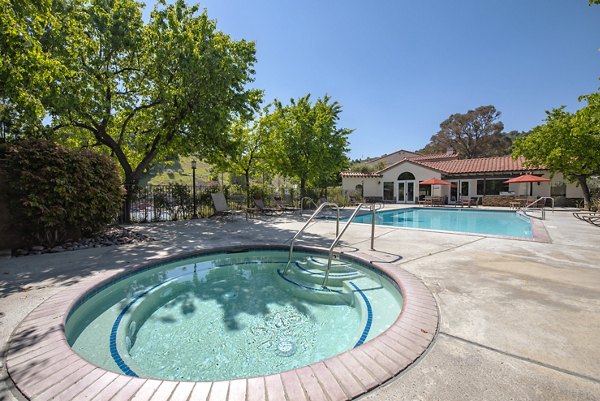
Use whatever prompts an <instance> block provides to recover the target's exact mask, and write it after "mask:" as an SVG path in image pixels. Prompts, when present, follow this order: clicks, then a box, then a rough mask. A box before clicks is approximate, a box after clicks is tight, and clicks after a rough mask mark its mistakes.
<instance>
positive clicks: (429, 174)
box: [381, 162, 448, 196]
mask: <svg viewBox="0 0 600 401" xmlns="http://www.w3.org/2000/svg"><path fill="white" fill-rule="evenodd" d="M404 172H408V173H412V174H413V175H414V176H415V180H416V181H417V182H416V185H415V193H416V194H417V195H418V194H419V181H424V180H428V179H430V178H441V176H442V174H441V173H440V172H439V171H435V170H432V169H429V168H427V167H423V166H419V165H418V164H413V163H410V162H405V163H401V164H399V165H397V166H395V167H394V168H391V169H389V170H387V171H385V172H384V173H383V177H382V178H381V182H382V185H381V191H382V192H381V194H382V195H383V183H384V182H396V181H397V180H398V176H399V175H400V174H402V173H404ZM397 190H398V189H397V188H396V187H395V188H394V191H397ZM447 191H448V189H447V188H445V187H444V186H443V185H433V188H432V193H431V194H432V195H433V196H444V195H446V193H447ZM394 194H395V196H397V194H396V192H394Z"/></svg>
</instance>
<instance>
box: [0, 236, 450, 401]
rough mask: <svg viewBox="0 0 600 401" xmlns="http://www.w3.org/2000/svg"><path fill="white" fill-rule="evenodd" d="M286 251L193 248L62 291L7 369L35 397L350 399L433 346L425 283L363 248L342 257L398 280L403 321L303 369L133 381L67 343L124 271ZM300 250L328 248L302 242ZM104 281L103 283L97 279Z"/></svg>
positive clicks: (13, 347)
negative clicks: (96, 294)
mask: <svg viewBox="0 0 600 401" xmlns="http://www.w3.org/2000/svg"><path fill="white" fill-rule="evenodd" d="M264 249H288V247H283V246H281V245H279V244H277V245H250V244H249V245H245V246H236V247H227V248H215V249H211V250H209V251H195V252H187V253H183V254H179V255H177V256H173V257H168V258H165V259H162V260H159V261H152V262H151V263H143V264H139V265H137V266H134V267H133V268H131V267H130V268H128V269H127V270H126V271H125V270H124V269H120V270H116V271H111V272H108V273H103V274H100V275H99V276H96V277H95V278H94V279H89V280H85V281H84V282H81V283H79V284H77V285H74V286H72V287H70V288H66V289H64V290H62V291H60V292H59V293H58V294H56V295H54V296H52V297H50V298H49V299H47V300H46V301H44V302H43V303H42V304H40V305H39V306H38V307H37V308H36V309H34V310H33V311H32V312H31V313H30V314H29V315H28V316H27V317H26V318H25V319H24V320H23V321H22V322H21V323H20V324H19V326H18V327H17V328H16V329H15V331H14V332H13V334H12V336H11V339H10V345H9V348H8V351H7V358H6V365H7V370H8V373H9V375H10V377H11V379H12V380H13V382H14V383H15V385H16V387H17V388H18V389H19V390H20V391H21V393H22V394H23V395H25V397H27V398H28V399H31V400H49V399H60V400H81V399H84V398H85V399H90V400H108V399H110V400H129V399H131V398H133V397H135V399H136V400H150V399H152V400H181V401H185V400H188V399H190V400H204V401H246V400H247V401H266V400H267V399H268V400H269V401H274V400H282V401H283V400H288V401H307V400H315V401H316V400H331V401H343V400H351V399H353V398H356V397H358V396H360V395H362V394H365V393H367V392H368V391H370V390H372V389H374V388H376V387H377V386H379V385H381V384H383V383H384V382H386V381H388V380H389V379H391V378H393V377H395V376H396V375H398V374H399V373H400V372H402V371H403V370H405V369H406V368H407V367H408V366H410V365H411V364H413V363H414V362H415V361H416V360H417V359H418V358H419V357H420V356H421V355H422V354H423V353H424V352H425V351H426V350H427V348H428V347H429V346H430V344H431V342H432V341H433V338H434V336H435V335H436V333H437V330H438V310H437V304H436V302H435V299H434V297H433V295H432V294H431V292H430V291H429V290H428V289H427V287H426V286H425V285H424V284H423V283H422V282H421V280H419V279H418V278H416V277H415V276H413V275H412V274H410V273H408V272H406V271H404V270H401V269H400V268H399V267H397V266H392V265H389V264H383V263H377V262H371V261H370V260H369V257H368V256H367V255H364V254H360V253H352V254H348V253H344V257H346V258H348V259H351V260H354V261H356V262H359V263H360V264H363V265H367V266H371V267H372V268H373V269H374V270H377V271H380V272H383V273H384V274H385V275H387V276H388V277H389V278H390V279H392V281H394V282H395V283H396V284H397V285H398V287H399V288H400V291H401V292H402V296H403V303H402V311H401V313H400V315H399V317H398V319H397V320H396V321H395V322H394V323H393V324H392V326H390V328H389V329H387V330H386V331H385V332H384V333H382V334H380V335H379V336H377V337H375V338H374V339H372V340H370V341H368V342H366V343H364V344H363V345H361V346H359V347H357V348H353V349H351V350H349V351H346V352H343V353H341V354H338V355H336V356H333V357H331V358H328V359H325V360H323V361H320V362H317V363H314V364H312V365H309V366H304V367H302V368H298V369H294V370H289V371H285V372H281V373H277V374H272V375H269V376H264V377H253V378H248V379H236V380H226V381H217V382H177V381H170V380H155V379H144V378H134V377H129V376H125V375H120V374H117V373H114V372H110V371H107V370H104V369H102V368H99V367H97V366H95V365H93V364H91V363H89V362H88V361H86V360H85V359H83V358H82V357H80V356H79V355H78V354H76V353H75V352H74V351H73V350H71V348H70V347H69V345H68V343H67V340H66V338H65V333H64V324H65V321H66V318H67V315H68V313H69V311H70V310H71V308H72V307H73V306H74V305H76V304H77V302H78V301H79V300H80V299H82V298H83V297H85V295H86V294H87V293H89V292H90V291H92V290H93V289H94V288H97V287H98V286H102V285H106V284H108V283H110V282H112V281H114V280H115V277H117V276H120V275H123V274H131V272H133V271H137V270H141V269H145V268H148V267H152V266H156V265H157V264H162V263H166V262H170V261H173V260H178V259H184V258H187V257H190V256H197V255H203V254H210V253H219V252H223V251H226V250H235V251H239V250H264ZM296 249H297V250H298V251H313V252H314V251H316V252H323V250H322V249H320V248H312V247H310V248H309V247H301V246H297V247H296ZM98 278H100V282H98Z"/></svg>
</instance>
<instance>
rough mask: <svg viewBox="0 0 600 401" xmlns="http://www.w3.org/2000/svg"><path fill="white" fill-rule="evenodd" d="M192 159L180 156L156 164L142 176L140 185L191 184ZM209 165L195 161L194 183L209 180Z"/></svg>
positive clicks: (199, 183)
mask: <svg viewBox="0 0 600 401" xmlns="http://www.w3.org/2000/svg"><path fill="white" fill-rule="evenodd" d="M192 160H193V158H191V157H181V158H179V159H174V160H169V161H167V162H165V163H161V164H157V165H156V166H154V167H153V168H152V169H151V170H150V172H149V173H148V174H147V175H146V176H144V178H142V180H141V181H140V185H142V186H144V185H148V184H152V185H169V184H175V183H178V184H184V185H192ZM210 169H211V166H210V165H209V164H207V163H204V162H202V161H196V184H197V185H201V184H202V183H203V182H204V183H207V182H209V181H210V178H211V177H210Z"/></svg>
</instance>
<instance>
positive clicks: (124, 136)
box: [0, 0, 262, 199]
mask: <svg viewBox="0 0 600 401" xmlns="http://www.w3.org/2000/svg"><path fill="white" fill-rule="evenodd" d="M0 1H2V2H3V3H2V4H3V5H5V6H6V7H7V9H8V14H7V15H9V16H12V17H10V18H9V17H6V16H3V17H2V29H4V30H10V29H11V27H12V25H13V24H14V23H17V28H16V31H15V32H13V31H10V33H11V36H10V37H6V38H3V39H2V40H5V39H6V42H7V43H8V44H9V45H14V44H15V43H17V44H18V43H20V42H19V41H21V37H22V35H23V34H24V32H25V33H26V36H27V39H26V42H27V43H32V44H33V45H32V46H29V45H27V43H25V44H18V46H17V45H15V46H13V47H10V49H9V51H7V52H6V61H5V60H3V61H2V63H3V64H2V68H1V69H0V73H1V74H2V77H5V76H6V77H8V76H10V75H11V74H17V75H19V74H21V75H23V74H22V72H23V71H26V72H27V74H26V76H25V75H23V77H22V79H19V80H18V81H17V80H12V81H9V84H10V86H11V88H12V89H11V90H7V91H6V93H5V94H3V95H2V96H0V97H5V98H7V99H8V101H9V102H10V104H18V105H21V111H19V113H21V112H22V111H23V110H25V109H26V108H27V109H28V110H34V112H32V114H35V115H36V116H37V118H38V122H41V118H43V117H44V116H45V115H49V116H50V117H51V130H52V131H53V132H54V134H55V135H56V137H57V138H58V139H59V140H60V141H63V142H64V143H68V144H70V145H74V146H84V147H85V146H101V147H102V148H103V149H104V150H103V151H104V152H105V153H106V154H110V155H111V156H113V157H114V158H115V159H116V160H117V161H118V162H119V164H120V166H121V168H122V170H123V173H124V178H125V183H126V184H127V188H130V187H132V186H134V185H136V184H137V183H138V182H139V180H140V178H141V177H142V176H143V174H144V173H145V172H146V171H147V170H148V169H149V168H150V167H151V166H152V164H153V163H155V162H158V161H162V160H165V159H167V158H168V157H171V156H174V155H187V154H192V153H193V154H195V155H200V156H203V155H206V154H209V153H211V152H214V151H224V150H227V149H228V146H229V142H228V141H227V139H228V135H227V129H228V127H229V124H230V122H231V121H232V120H233V119H234V118H236V117H237V116H245V117H249V116H251V115H252V113H253V112H254V110H255V109H256V108H257V106H258V104H259V102H260V99H261V96H262V93H261V92H260V91H257V90H252V89H249V88H248V84H249V83H250V82H251V81H252V76H253V74H254V70H253V65H254V63H255V61H256V59H255V45H254V43H252V42H247V41H245V40H239V41H236V40H233V39H231V38H230V37H229V36H228V35H225V34H224V33H222V32H219V31H217V30H216V23H215V21H212V20H210V19H209V18H208V15H207V13H206V11H203V12H199V10H198V6H187V5H186V4H185V3H184V1H183V0H177V1H175V2H174V3H173V4H166V2H165V1H164V0H161V1H159V2H158V4H157V5H156V6H155V8H154V10H153V12H152V13H151V16H150V20H149V22H148V23H145V22H144V21H143V20H142V12H141V11H142V7H143V5H142V3H138V2H136V1H134V0H111V1H105V0H89V1H86V2H81V1H77V0H76V1H70V2H64V1H60V0H56V1H53V0H43V1H42V3H41V4H42V5H41V6H39V7H34V6H28V7H24V8H23V9H22V7H21V6H20V5H15V3H19V4H20V2H12V1H8V3H7V4H4V3H6V2H7V0H0ZM55 9H56V10H58V11H59V13H58V15H59V16H60V18H59V19H57V18H56V17H55V14H54V11H55ZM30 21H36V22H35V23H34V22H31V23H30ZM19 22H20V23H22V24H21V25H19V24H18V23H19ZM32 24H33V25H32ZM3 56H4V54H3ZM47 65H50V67H51V68H50V67H49V68H46V66H47ZM3 82H4V81H3ZM25 97H26V98H27V99H29V100H30V101H29V100H27V99H26V100H27V101H25V100H23V99H24V98H25ZM28 104H31V107H29V106H27V105H28ZM19 113H18V114H19ZM128 199H130V198H129V197H128Z"/></svg>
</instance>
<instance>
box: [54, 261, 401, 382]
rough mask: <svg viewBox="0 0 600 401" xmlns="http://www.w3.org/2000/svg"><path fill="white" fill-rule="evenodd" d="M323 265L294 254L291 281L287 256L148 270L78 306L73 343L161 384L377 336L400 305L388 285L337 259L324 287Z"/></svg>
mask: <svg viewBox="0 0 600 401" xmlns="http://www.w3.org/2000/svg"><path fill="white" fill-rule="evenodd" d="M323 261H325V264H326V258H325V259H323V257H322V256H318V255H313V254H307V253H301V252H297V253H295V254H294V263H293V264H292V265H291V268H290V269H289V273H288V274H286V275H285V277H282V275H283V274H282V273H283V270H284V268H285V266H286V264H287V252H285V251H248V252H242V253H222V254H212V255H205V256H199V257H194V258H192V259H186V260H182V261H178V262H173V263H169V264H165V265H161V266H158V267H154V268H150V269H146V270H143V271H140V272H139V273H136V274H133V275H130V276H128V277H125V278H122V279H120V280H118V281H116V282H114V283H112V284H110V285H109V286H107V287H106V288H104V289H101V290H100V291H97V292H95V293H94V295H92V296H90V297H88V299H86V300H85V301H84V302H83V303H81V304H80V305H79V306H77V307H76V308H75V309H74V310H73V311H72V312H71V314H70V316H69V318H68V319H67V324H66V329H65V331H66V334H67V340H68V342H69V344H70V345H71V346H72V348H73V349H74V350H75V351H76V352H78V353H79V354H80V355H82V356H83V357H84V358H86V359H88V360H89V361H91V362H92V363H94V364H96V365H98V366H100V367H102V368H105V369H107V370H111V371H114V372H117V373H121V374H127V375H130V376H140V377H149V378H158V379H170V380H190V381H215V380H226V379H234V378H242V377H252V376H258V375H268V374H272V373H276V372H280V371H284V370H288V369H293V368H297V367H301V366H305V365H309V364H311V363H314V362H317V361H320V360H323V359H326V358H328V357H331V356H333V355H336V354H338V353H341V352H343V351H346V350H348V349H351V348H353V347H354V346H357V345H359V344H362V342H364V341H368V340H370V339H371V338H374V337H375V336H377V335H378V334H380V333H382V332H383V331H384V330H385V329H386V328H388V327H389V326H390V325H391V324H392V323H393V322H394V321H395V320H396V318H397V317H398V315H399V313H400V310H401V307H402V299H401V295H400V293H399V291H398V289H397V288H396V287H395V286H394V285H393V284H392V282H391V281H390V280H389V279H387V278H386V277H384V276H383V275H382V274H379V273H376V272H374V271H372V270H370V269H369V268H367V267H364V266H361V265H358V264H356V263H349V262H342V261H338V260H336V261H335V262H336V263H335V264H334V268H333V269H332V279H331V285H328V289H323V288H322V287H321V286H320V285H319V284H316V283H317V282H320V277H322V275H321V276H319V273H318V269H316V267H318V266H319V265H321V266H322V265H323V264H324V263H323ZM311 263H312V264H311ZM313 276H314V278H315V279H314V280H313V279H312V278H313ZM307 277H308V281H303V280H307ZM311 280H312V282H311Z"/></svg>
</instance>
